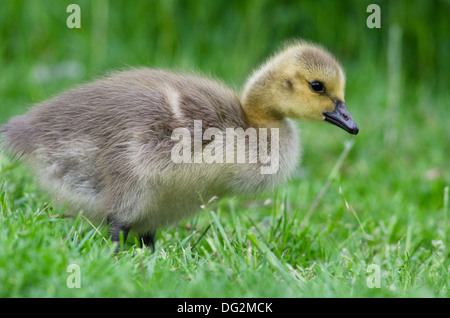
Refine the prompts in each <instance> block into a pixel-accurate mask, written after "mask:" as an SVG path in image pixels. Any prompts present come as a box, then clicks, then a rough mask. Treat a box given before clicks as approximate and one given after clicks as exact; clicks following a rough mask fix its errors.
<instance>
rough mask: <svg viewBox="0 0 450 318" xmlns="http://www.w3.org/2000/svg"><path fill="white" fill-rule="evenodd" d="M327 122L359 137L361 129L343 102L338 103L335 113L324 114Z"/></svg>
mask: <svg viewBox="0 0 450 318" xmlns="http://www.w3.org/2000/svg"><path fill="white" fill-rule="evenodd" d="M323 116H324V117H325V120H326V121H327V122H329V123H332V124H333V125H336V126H338V127H340V128H342V129H344V130H345V131H346V132H349V133H350V134H353V135H357V134H358V132H359V128H358V126H357V125H356V123H355V121H354V120H353V118H352V115H350V113H349V112H348V110H347V108H346V107H345V104H344V103H343V102H341V101H336V104H335V106H334V112H327V113H323Z"/></svg>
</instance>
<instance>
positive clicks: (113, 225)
mask: <svg viewBox="0 0 450 318" xmlns="http://www.w3.org/2000/svg"><path fill="white" fill-rule="evenodd" d="M106 222H107V223H108V226H109V236H110V237H111V241H112V242H113V243H114V242H116V243H118V246H117V250H116V252H118V251H119V250H120V243H121V242H120V232H122V236H123V242H122V243H123V244H124V245H125V242H126V241H127V236H128V232H129V231H130V227H129V226H128V225H126V224H125V223H123V222H119V221H117V220H116V219H114V217H111V216H108V218H107V219H106Z"/></svg>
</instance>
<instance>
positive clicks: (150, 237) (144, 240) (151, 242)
mask: <svg viewBox="0 0 450 318" xmlns="http://www.w3.org/2000/svg"><path fill="white" fill-rule="evenodd" d="M155 234H156V233H155V232H151V233H148V234H146V235H142V236H141V237H139V242H141V247H144V246H148V247H150V248H151V249H152V253H155Z"/></svg>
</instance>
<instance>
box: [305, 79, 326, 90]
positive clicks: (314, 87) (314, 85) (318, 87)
mask: <svg viewBox="0 0 450 318" xmlns="http://www.w3.org/2000/svg"><path fill="white" fill-rule="evenodd" d="M309 85H310V86H311V89H312V90H313V91H314V92H316V93H323V92H324V91H325V86H323V84H322V83H321V82H319V81H314V82H311V83H309Z"/></svg>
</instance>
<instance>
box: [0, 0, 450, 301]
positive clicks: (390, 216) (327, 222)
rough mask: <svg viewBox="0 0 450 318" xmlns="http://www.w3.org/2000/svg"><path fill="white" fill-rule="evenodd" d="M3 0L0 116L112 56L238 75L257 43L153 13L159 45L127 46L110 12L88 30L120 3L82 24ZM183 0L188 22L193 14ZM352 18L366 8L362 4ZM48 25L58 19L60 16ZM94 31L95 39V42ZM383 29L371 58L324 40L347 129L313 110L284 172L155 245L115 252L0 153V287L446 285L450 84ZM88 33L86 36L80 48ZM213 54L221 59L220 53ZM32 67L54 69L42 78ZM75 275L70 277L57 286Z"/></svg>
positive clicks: (334, 291) (444, 292) (167, 293)
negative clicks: (295, 161)
mask: <svg viewBox="0 0 450 318" xmlns="http://www.w3.org/2000/svg"><path fill="white" fill-rule="evenodd" d="M80 2H81V3H82V8H83V5H85V6H88V8H89V10H101V9H102V8H103V9H104V7H102V5H103V6H105V5H106V9H108V4H107V3H108V2H104V1H94V2H93V3H95V4H92V5H88V4H87V2H83V1H80ZM7 3H8V5H7V6H9V7H8V8H9V9H10V10H12V11H10V14H8V13H5V12H6V11H5V12H2V13H0V21H3V22H0V31H2V32H0V35H1V39H2V40H4V41H5V42H4V43H6V44H7V46H2V49H1V50H0V56H1V57H2V58H1V59H0V69H1V70H2V71H1V72H2V77H1V79H0V96H1V101H2V102H1V106H0V124H3V123H5V122H6V121H7V120H8V119H9V118H10V117H12V116H13V115H17V114H20V113H23V112H24V111H25V110H26V108H27V107H28V106H29V105H31V104H33V103H35V102H39V101H41V100H44V99H46V98H48V97H49V96H51V95H52V94H55V93H57V92H59V91H61V90H64V89H67V88H70V87H72V86H73V85H75V84H77V83H80V82H83V81H88V80H91V79H93V78H95V77H96V76H99V75H101V74H104V73H105V72H107V71H108V70H111V69H115V68H120V67H123V66H124V65H125V64H127V65H133V66H137V65H149V66H163V67H171V68H178V69H192V68H199V69H200V70H201V71H202V72H205V73H213V74H214V75H216V76H218V77H221V78H224V80H225V81H226V82H227V83H229V84H230V85H231V86H233V87H239V86H240V85H241V84H242V83H243V82H244V81H245V78H246V76H247V75H248V74H249V73H250V72H251V70H252V68H253V67H255V66H256V65H258V64H259V63H260V62H261V61H262V60H263V59H264V57H265V54H269V52H271V50H269V49H267V47H264V46H258V44H257V43H256V42H258V41H257V40H254V39H252V41H250V42H249V43H248V46H249V47H251V50H250V49H249V50H248V51H247V50H246V49H247V42H246V41H245V38H244V37H243V35H242V37H240V38H238V39H237V40H236V41H237V42H236V49H235V50H231V49H230V48H228V49H229V50H230V51H226V50H225V49H224V48H223V47H222V46H220V44H218V42H217V37H218V36H219V35H217V33H216V31H217V30H216V29H214V30H213V31H214V32H211V36H210V37H209V38H206V39H203V38H202V37H201V35H202V34H203V33H201V32H200V31H201V26H198V27H195V26H194V23H192V29H189V30H187V29H184V28H183V26H182V25H181V26H180V25H178V24H177V23H176V22H173V21H172V22H173V23H171V21H170V19H162V18H161V19H162V20H161V21H160V22H158V21H156V22H155V23H160V27H161V28H162V30H165V31H161V32H163V33H164V32H168V33H167V34H165V33H164V34H163V35H164V36H165V37H164V38H163V37H161V38H158V41H159V42H157V44H158V45H156V46H157V47H158V48H159V49H160V50H162V51H161V52H155V51H151V50H150V49H149V48H147V47H145V45H144V44H136V45H137V46H136V47H134V50H131V49H130V50H129V51H128V52H127V53H126V52H125V51H127V50H126V49H125V48H126V41H125V39H124V38H119V37H120V35H117V37H118V38H117V39H115V38H113V35H114V34H115V33H114V32H116V31H117V24H112V23H111V22H109V25H110V28H109V29H108V31H104V30H103V29H102V27H101V23H102V22H101V19H107V18H108V17H109V18H110V19H111V21H113V20H112V19H113V18H114V17H117V16H118V15H120V13H121V11H120V10H113V9H114V8H110V9H109V10H110V14H109V16H107V17H106V18H105V17H104V16H103V18H102V17H99V18H98V19H100V22H98V21H97V23H98V24H100V26H98V25H97V24H96V25H97V27H95V26H94V23H93V21H94V20H93V19H92V20H89V19H88V18H86V20H83V21H88V22H86V25H84V26H83V27H82V29H80V31H78V30H68V29H66V28H65V26H64V23H65V22H64V21H65V18H66V16H67V14H66V13H65V11H64V9H65V7H64V8H63V9H62V10H63V13H62V16H61V18H59V15H58V10H59V9H60V8H59V7H58V6H54V5H52V4H49V3H48V2H45V1H41V2H39V1H33V2H31V1H30V2H28V10H29V11H26V12H25V11H21V10H20V9H17V8H18V7H17V5H15V4H13V3H15V2H13V1H7ZM36 3H45V5H42V7H41V6H39V5H37V4H36ZM105 3H106V4H105ZM255 3H260V2H255ZM261 3H266V2H264V1H261ZM355 3H359V2H358V1H356V2H355ZM96 6H97V7H96ZM161 6H163V5H161ZM236 6H237V4H236ZM243 6H244V5H243ZM99 7H100V9H99ZM213 7H214V6H213ZM43 8H46V9H48V10H44V9H43ZM164 8H165V9H164ZM164 8H163V9H164V10H166V9H167V8H166V7H164ZM116 9H117V8H116ZM163 9H161V10H163ZM127 10H128V11H127ZM127 10H125V11H123V12H122V13H123V17H124V18H123V19H126V18H125V17H128V19H126V21H128V22H129V21H132V20H133V19H132V18H131V17H133V14H134V13H136V14H138V15H139V14H140V13H139V11H136V10H137V9H136V10H134V9H127ZM133 10H134V11H133ZM164 10H163V11H164ZM167 10H168V9H167ZM196 10H198V12H200V13H198V14H199V17H200V18H199V19H200V20H199V21H203V20H201V17H203V16H208V15H207V13H205V12H203V11H201V8H200V7H198V8H196ZM211 10H213V11H214V10H219V11H220V6H219V5H217V8H216V7H214V8H211ZM243 10H244V11H245V10H249V11H248V12H247V11H245V12H247V13H248V19H249V21H252V20H251V19H255V20H258V19H259V18H258V17H254V16H252V15H251V14H250V13H249V12H255V13H254V14H255V16H257V15H258V12H266V11H264V10H263V9H261V8H258V7H257V8H255V11H251V10H250V9H248V8H246V7H245V8H243ZM258 10H261V11H258ZM311 10H312V9H310V11H311ZM32 12H33V13H32ZM164 12H165V14H168V16H170V14H169V13H167V12H166V11H164ZM164 12H163V13H164ZM196 12H197V11H196ZM202 12H203V13H202ZM277 12H278V11H274V14H276V13H277ZM286 12H288V13H287V14H288V15H289V10H287V11H286ZM357 12H359V11H357ZM216 13H217V12H216ZM89 14H90V13H89ZM261 14H262V13H261ZM9 15H11V16H12V17H15V19H16V21H17V22H15V23H17V24H18V25H19V26H21V28H19V29H17V32H19V33H18V34H19V35H18V36H17V37H15V38H14V37H12V35H11V34H10V33H9V31H8V30H10V29H9V28H7V27H6V26H8V23H10V24H9V26H11V25H12V22H11V21H10V18H9ZM86 15H88V13H86ZM360 15H361V17H362V18H361V19H362V21H365V20H364V19H365V17H366V16H367V13H366V12H365V6H364V7H361V12H360ZM43 17H44V18H43ZM227 17H228V15H227V14H224V15H223V19H225V21H227V19H228V18H229V17H228V18H227ZM289 17H290V19H294V18H295V16H292V17H291V16H289ZM141 18H142V17H141ZM58 19H62V20H61V21H63V22H61V21H59V20H58ZM205 19H206V18H205ZM8 21H9V22H8ZM21 21H22V22H21ZM23 21H28V23H37V22H36V21H39V28H40V29H41V31H42V30H44V31H45V30H52V31H51V32H50V31H49V33H45V32H44V33H42V34H43V35H42V38H41V41H42V42H40V41H38V40H37V37H36V36H37V35H36V34H28V31H27V30H28V29H27V28H26V27H25V26H26V23H25V22H23ZM33 21H34V22H33ZM289 21H291V20H289ZM222 22H223V21H222ZM2 23H3V24H2ZM21 23H22V24H21ZM58 23H63V26H62V27H61V28H59V29H58V28H57V27H55V24H56V25H58ZM107 23H108V22H106V24H107ZM130 23H131V22H130ZM149 23H150V22H149ZM152 23H153V22H152ZM210 23H211V25H213V21H212V22H210ZM363 23H364V22H363ZM91 24H92V25H91ZM166 24H167V25H166ZM129 25H132V24H126V25H125V27H126V26H129ZM258 25H259V24H255V25H253V24H251V23H250V22H249V26H248V27H249V28H254V30H257V31H258V32H260V33H261V34H259V33H258V36H259V37H261V38H264V36H266V35H267V34H271V33H270V30H266V31H264V30H259V29H258ZM280 25H281V24H280ZM230 27H232V28H234V29H233V30H241V31H242V30H244V29H245V30H246V28H242V26H239V25H232V26H230ZM240 27H241V28H242V29H240ZM362 27H363V26H361V28H362ZM364 27H365V26H364ZM383 27H386V29H385V31H384V32H387V30H388V28H387V26H384V25H383ZM92 28H93V29H94V30H93V31H92V33H91V31H90V30H91V29H92ZM170 28H175V29H176V30H178V32H180V34H178V36H179V37H178V38H177V39H179V40H180V43H181V44H180V47H177V50H174V51H173V52H175V53H171V54H172V55H170V54H169V55H165V54H163V53H164V52H166V51H167V52H172V48H173V47H174V46H176V44H174V43H173V41H175V40H174V39H172V38H170V37H169V36H168V34H169V35H170V34H171V33H170V32H169V31H167V30H169V29H170ZM139 30H141V29H138V28H137V27H136V32H137V33H133V32H132V35H130V37H131V38H130V43H131V42H132V41H131V40H136V39H138V38H139V37H143V36H144V35H147V33H145V32H144V31H142V32H141V33H139V32H140V31H139ZM404 30H405V34H406V32H407V28H406V27H405V29H404ZM371 31H372V30H370V31H367V30H365V31H362V32H371ZM36 32H37V31H36ZM83 32H86V33H83ZM95 32H98V34H97V35H96V33H95ZM102 32H106V33H105V34H107V35H108V36H107V37H106V36H105V39H106V38H107V39H108V40H107V41H108V42H105V43H103V42H101V41H100V42H96V40H95V39H96V36H99V37H100V38H102V36H101V35H102V34H103V33H102ZM117 32H120V31H117ZM155 32H156V31H155ZM182 32H191V33H190V35H191V36H192V38H193V39H194V38H195V41H196V42H195V41H194V42H195V43H194V44H192V45H188V44H187V43H186V41H187V40H184V39H185V37H183V34H182ZM196 32H198V33H196ZM217 32H219V31H217ZM255 32H256V31H255ZM264 32H266V33H264ZM280 32H281V31H280ZM289 32H290V31H289V30H287V31H286V30H285V33H286V36H289V35H292V33H289ZM305 32H308V31H305ZM330 32H331V31H330ZM99 34H100V35H99ZM294 34H295V32H294ZM370 34H374V33H370ZM393 34H394V35H392V34H391V35H390V36H388V35H386V43H387V44H386V47H384V46H383V48H384V49H383V50H384V51H382V52H378V53H377V54H374V55H370V54H369V53H367V54H369V55H368V56H370V57H373V58H375V56H381V58H380V61H378V62H373V61H372V62H370V59H369V62H368V61H366V60H365V59H363V58H361V57H360V55H358V58H357V59H356V58H355V59H356V60H355V61H353V60H352V57H351V56H348V55H346V54H347V53H348V52H347V53H346V52H345V50H342V49H337V52H336V55H337V56H338V58H339V59H341V60H342V64H343V66H344V68H345V69H346V73H347V88H346V92H347V93H346V94H347V95H346V105H347V107H348V108H349V110H350V112H351V113H352V115H353V118H354V119H355V121H356V122H357V124H358V126H359V127H360V133H359V135H358V136H350V135H348V134H347V133H345V132H344V131H341V130H339V129H338V128H337V127H335V126H332V125H328V124H325V123H324V124H312V123H299V127H300V130H301V140H302V148H303V156H302V163H301V165H299V167H298V169H297V170H296V171H295V173H294V174H293V175H292V178H291V179H290V181H289V182H288V183H287V184H285V185H283V186H280V187H279V188H278V189H277V191H276V192H275V193H266V194H263V195H260V196H259V197H257V198H240V197H235V198H222V199H221V200H219V201H218V202H212V203H209V204H206V205H205V206H204V207H203V210H202V212H201V213H199V214H198V216H196V217H195V218H193V219H189V220H185V221H184V222H183V223H180V224H178V225H176V226H174V227H173V228H166V229H162V230H160V231H159V232H158V233H157V241H156V252H155V253H154V254H152V253H151V251H150V250H148V249H140V248H138V247H137V245H136V238H135V237H134V236H133V235H130V236H129V237H128V240H127V242H126V244H125V246H124V247H123V249H122V251H121V252H120V253H119V254H117V255H115V254H114V246H113V245H112V244H111V242H110V241H109V240H108V237H107V229H106V228H105V227H95V226H93V225H92V224H90V223H89V221H87V220H86V219H85V218H83V216H82V215H80V216H79V217H78V218H76V219H70V218H64V217H62V212H63V211H61V210H58V209H57V208H54V207H53V206H52V203H51V200H50V198H49V197H48V195H47V194H46V193H44V192H42V191H41V190H40V189H39V187H38V186H37V184H36V182H35V179H34V178H33V175H32V174H31V173H30V171H29V170H28V169H27V167H26V166H24V165H22V164H21V163H18V162H16V161H14V160H13V159H12V158H11V157H10V156H9V155H8V154H6V153H3V152H0V297H449V296H450V291H449V286H450V284H449V283H450V275H449V270H450V260H449V244H450V241H449V239H450V220H449V218H450V211H449V210H450V207H449V205H450V203H449V190H448V189H449V186H450V163H449V158H448V156H449V154H450V113H449V110H448V105H449V104H450V94H449V93H448V89H447V90H444V89H435V87H434V86H433V85H429V82H427V81H425V80H423V81H422V80H413V79H411V78H409V77H408V74H409V73H408V72H407V71H408V69H406V68H407V67H408V60H407V58H403V59H401V53H399V51H398V50H395V48H396V45H398V43H397V42H398V41H397V42H396V36H395V32H394V33H393ZM322 35H323V36H324V37H325V38H326V37H327V36H328V37H331V36H332V35H330V34H322ZM224 36H228V37H230V38H231V36H232V35H230V34H229V33H226V35H224ZM14 39H15V40H14ZM162 39H166V40H167V41H163V40H162ZM227 39H228V38H227ZM284 39H285V38H283V40H284ZM405 39H406V40H407V38H406V35H405ZM314 40H316V41H318V42H320V37H319V38H315V39H314ZM105 41H106V40H105ZM146 41H149V43H153V42H151V40H149V39H146ZM203 41H205V42H203ZM208 41H209V42H208ZM348 41H349V45H350V44H351V41H352V40H351V39H348ZM261 42H263V41H261ZM68 43H77V46H76V45H74V44H72V45H71V44H68ZM133 43H134V42H133ZM202 43H203V44H202ZM204 43H209V44H211V43H212V44H211V46H212V48H209V49H210V50H211V51H212V52H214V50H215V51H216V52H218V53H217V56H213V57H210V55H209V54H208V53H205V50H206V49H205V48H204V47H203V46H202V45H206V44H204ZM258 43H259V42H258ZM264 43H265V42H264ZM327 43H331V44H333V43H334V42H333V41H329V42H327ZM374 43H377V42H376V41H375V40H374ZM383 43H384V42H383ZM94 44H95V45H94ZM46 45H48V47H49V48H50V49H48V48H47V47H46ZM93 45H94V46H95V47H96V48H97V49H96V50H92V52H91V53H92V54H91V53H89V52H90V51H89V50H90V49H89V48H90V47H92V46H93ZM361 45H362V44H361ZM374 45H376V44H374ZM327 47H328V48H329V49H330V50H331V51H335V50H334V48H333V46H331V45H327ZM349 47H351V46H349ZM389 48H391V50H389ZM392 48H394V49H392ZM144 50H148V52H151V53H148V54H149V55H145V54H144V53H142V52H143V51H144ZM164 50H165V51H164ZM94 51H95V54H94ZM33 52H36V54H37V55H36V56H33V54H34V53H33ZM138 52H141V53H138ZM396 52H397V53H396ZM16 53H17V54H16ZM38 53H39V54H38ZM134 53H135V54H134ZM126 54H128V55H126ZM133 54H134V55H133ZM139 54H142V55H139ZM348 54H350V53H348ZM240 56H242V58H240ZM341 56H342V58H341ZM442 56H443V55H442ZM447 56H448V55H447ZM209 57H210V58H209ZM227 58H229V61H228V62H229V67H225V66H224V63H223V61H224V60H225V59H227ZM442 60H444V59H442ZM9 61H12V62H9ZM38 61H41V62H39V63H38ZM58 61H69V62H70V63H73V64H72V65H74V66H73V67H74V69H75V71H74V72H72V73H71V74H74V73H75V75H74V76H73V77H71V76H65V75H64V73H58V69H59V68H58V67H60V65H61V64H58V63H61V62H58ZM402 61H403V63H401V62H402ZM58 65H59V66H58ZM447 65H448V64H447ZM64 69H67V65H66V66H65V67H64ZM45 74H53V75H52V76H53V79H52V78H51V77H50V78H49V79H47V80H45V76H44V75H45ZM55 74H59V75H60V77H58V78H56V79H55ZM61 74H62V75H61ZM395 74H400V75H399V76H396V75H395ZM59 75H58V76H59ZM440 76H442V77H440ZM447 76H448V75H447ZM436 78H443V75H442V74H441V73H439V74H438V75H436ZM439 85H443V84H439ZM439 87H444V86H439ZM447 87H448V86H447ZM71 264H75V266H71ZM76 274H79V276H76ZM77 277H78V278H79V281H78V280H77ZM78 282H79V284H80V285H79V287H80V288H71V287H73V285H74V284H75V285H77V283H78ZM75 287H76V286H75Z"/></svg>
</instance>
